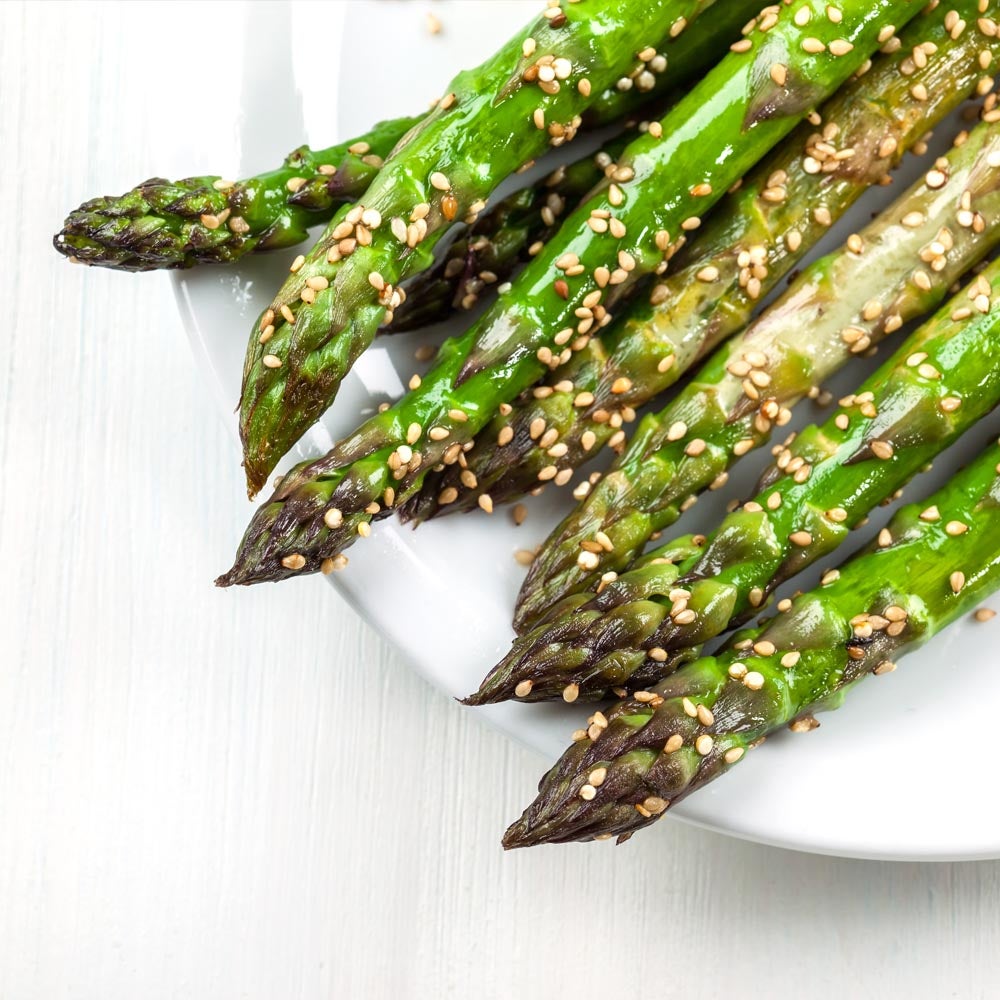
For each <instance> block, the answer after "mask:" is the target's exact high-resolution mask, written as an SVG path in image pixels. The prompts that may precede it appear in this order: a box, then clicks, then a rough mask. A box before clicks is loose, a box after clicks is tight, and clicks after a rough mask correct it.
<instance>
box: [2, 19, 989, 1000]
mask: <svg viewBox="0 0 1000 1000" xmlns="http://www.w3.org/2000/svg"><path fill="white" fill-rule="evenodd" d="M232 10H233V5H231V4H226V3H210V2H200V3H197V4H194V3H192V4H185V3H180V4H169V5H168V4H163V5H160V4H156V5H153V4H138V3H133V4H127V5H126V4H121V5H116V4H91V3H74V4H66V5H63V4H56V3H38V2H36V3H33V4H22V3H19V2H6V3H3V4H0V137H2V146H0V220H2V224H0V240H2V242H3V245H4V247H5V252H4V254H3V261H2V266H0V301H2V303H3V305H4V313H5V318H4V324H3V326H4V338H3V343H4V345H5V349H4V350H3V351H2V354H0V469H2V484H0V567H2V572H0V614H2V616H3V629H2V631H0V809H2V814H0V997H2V998H3V1000H34V998H39V1000H62V998H86V1000H91V998H93V1000H133V998H135V997H142V998H143V1000H161V998H183V1000H230V998H251V1000H278V998H280V1000H299V998H309V1000H312V998H319V997H324V998H326V997H330V998H333V997H336V998H338V1000H339V998H351V1000H353V998H371V997H374V998H381V997H393V998H402V1000H409V998H414V1000H418V998H420V1000H422V998H428V1000H437V998H443V997H456V998H462V1000H465V998H472V997H475V998H477V1000H480V998H481V1000H486V998H492V997H497V998H505V1000H506V998H512V997H524V998H528V1000H533V998H536V997H537V998H543V997H545V998H550V997H560V998H561V997H571V996H598V995H608V996H621V995H623V990H624V989H625V988H637V987H641V988H643V992H644V995H646V996H649V995H655V996H671V997H673V996H678V997H680V996H696V997H706V998H714V997H723V996H728V995H740V994H741V995H748V988H749V991H750V992H749V995H753V996H762V997H763V996H766V997H769V998H784V997H801V996H808V997H819V998H826V997H831V998H832V997H841V996H849V997H852V998H867V997H878V998H880V1000H884V998H886V997H895V996H907V997H917V998H922V997H928V998H931V997H933V998H937V997H961V998H963V1000H964V998H972V997H993V996H996V990H997V983H998V982H1000V921H998V920H997V912H998V903H1000V864H998V863H987V862H983V863H976V864H948V865H936V866H935V865H904V864H888V863H868V862H859V861H842V860H837V859H831V858H819V857H811V856H807V855H801V854H794V853H791V852H785V851H778V850H774V849H770V848H764V847H759V846H756V845H752V844H746V843H739V842H736V841H733V840H729V839H726V838H724V837H720V836H717V835H714V834H706V833H704V832H701V831H698V830H696V829H692V828H689V827H685V826H683V825H681V824H679V823H674V822H665V823H663V824H662V825H661V826H660V828H659V829H658V830H657V831H655V832H653V831H651V832H650V833H648V834H646V835H643V836H642V837H640V838H637V839H636V840H635V841H634V842H632V843H630V844H629V845H627V846H626V847H623V848H621V849H617V850H616V849H614V848H612V847H610V845H590V846H582V847H571V848H564V849H543V850H538V851H535V852H519V853H516V854H513V855H506V856H505V855H504V854H503V853H502V852H501V850H500V847H499V842H498V841H499V833H500V832H501V831H502V829H503V827H504V824H505V822H506V821H508V820H509V819H511V818H512V817H513V816H515V815H516V813H517V811H518V809H519V807H520V806H521V805H522V804H523V803H524V802H525V801H526V800H527V798H528V797H529V795H530V792H531V790H532V787H533V782H534V781H535V780H536V778H537V775H538V774H539V773H540V769H541V768H542V766H543V763H544V762H543V761H542V760H540V759H539V758H537V757H535V756H534V755H533V754H530V753H528V752H526V751H522V750H520V749H518V748H516V747H514V746H512V745H511V744H510V743H509V742H508V741H507V740H506V739H505V738H503V737H501V736H500V735H498V734H497V733H495V732H492V731H490V730H488V729H486V728H484V727H483V726H482V725H481V724H480V723H479V721H478V720H477V719H476V718H475V716H474V715H473V714H472V713H469V712H467V711H463V710H462V709H461V708H460V707H459V706H457V705H455V704H452V703H451V702H450V701H448V700H447V699H446V698H444V697H443V696H442V695H440V694H438V693H437V692H436V691H434V690H431V689H430V688H428V687H427V686H426V685H425V684H424V683H423V682H422V681H420V680H419V679H418V678H416V677H415V676H414V675H413V674H412V673H411V672H410V671H409V670H408V668H407V666H406V664H405V662H404V660H403V658H402V656H400V655H399V654H398V653H397V652H396V651H395V650H393V649H391V648H389V647H388V646H387V645H385V644H384V643H383V642H382V641H381V640H380V638H379V636H377V635H375V634H373V632H372V631H371V630H370V629H368V628H367V627H366V626H365V625H363V624H362V623H361V622H360V621H359V620H358V619H357V618H356V617H355V615H354V614H353V613H352V612H351V611H350V610H349V609H348V608H347V607H346V606H344V605H342V604H341V603H340V602H339V600H338V599H337V597H336V596H335V595H334V594H333V593H332V592H331V590H330V588H329V587H327V586H325V585H323V584H322V583H319V582H318V581H316V580H312V579H309V580H302V581H298V582H292V583H288V584H285V585H284V586H282V587H280V588H261V589H254V590H249V591H241V592H240V593H239V594H233V593H223V592H220V591H217V590H215V589H214V588H213V587H212V586H211V580H212V578H213V575H214V574H215V573H216V572H217V571H218V570H219V568H220V567H222V566H224V565H226V564H227V559H228V557H229V556H230V554H231V550H232V546H233V541H234V538H235V535H234V532H235V531H237V530H238V527H239V526H240V525H241V524H242V523H243V521H244V519H245V515H246V509H245V501H244V500H243V496H242V488H241V482H240V470H239V467H238V463H237V460H236V455H235V451H234V447H233V442H232V438H231V436H230V434H229V431H228V430H227V429H226V428H225V426H224V425H223V423H222V421H220V419H219V418H218V415H217V411H216V407H215V404H214V400H213V399H212V398H211V397H210V395H209V393H208V392H207V390H206V384H205V382H204V381H203V379H202V377H201V375H200V373H199V372H198V371H196V370H195V366H194V364H193V362H192V358H191V356H190V354H189V351H188V347H187V344H186V342H185V340H184V337H183V334H182V331H181V329H180V324H179V321H178V317H177V313H176V310H175V308H174V304H173V296H172V292H171V289H170V287H169V283H168V282H167V281H166V280H165V279H164V278H163V276H161V275H146V276H138V277H135V278H128V277H124V276H121V275H115V274H109V273H104V272H101V271H99V270H84V269H83V268H72V267H70V266H69V265H67V264H66V263H65V262H63V261H62V260H60V259H59V258H58V257H57V256H56V255H55V254H54V253H53V252H52V250H51V248H50V246H49V239H50V234H51V233H52V232H54V231H55V229H56V228H57V226H58V223H59V221H60V220H61V217H62V214H63V212H64V210H66V209H68V208H69V207H71V206H72V205H74V204H76V203H77V202H79V201H80V200H81V198H82V197H84V196H87V195H90V194H94V193H97V192H101V191H119V190H124V189H125V188H126V187H128V186H129V185H130V184H132V183H134V182H135V181H136V180H138V179H140V178H142V177H145V176H147V175H149V174H151V173H153V172H157V173H161V172H162V173H165V174H167V175H170V174H174V175H183V174H185V173H189V172H193V171H195V170H196V169H205V170H208V169H212V168H213V167H214V166H215V165H218V167H219V168H220V169H224V168H225V163H219V160H218V155H217V154H218V153H219V151H220V150H222V149H226V148H228V146H229V145H230V142H231V131H230V130H231V128H232V126H233V123H232V112H231V108H230V107H229V106H228V104H227V85H228V84H230V83H231V82H232V81H230V80H229V79H228V78H227V67H226V50H227V46H228V45H231V44H242V39H235V40H234V39H232V38H230V37H228V36H227V25H228V24H229V23H230V19H229V16H228V15H229V14H230V13H231V12H232ZM180 37H186V38H188V39H190V41H189V44H191V45H194V46H197V47H198V48H199V49H201V50H202V51H203V53H204V55H205V64H204V68H203V75H200V76H193V75H191V74H185V75H184V78H183V79H181V80H180V81H174V80H172V79H171V76H170V72H171V59H170V46H172V45H175V44H177V41H176V39H178V38H180ZM196 108H197V109H198V112H197V114H194V111H195V109H196ZM182 128H183V129H185V130H186V135H185V146H186V147H190V145H191V143H192V142H193V143H194V144H196V146H197V147H198V148H200V149H201V150H203V153H204V156H203V160H202V162H201V163H198V164H195V163H190V162H182V159H181V157H180V156H179V155H178V152H177V149H176V148H175V146H176V143H175V142H173V141H172V139H175V138H176V136H177V135H178V134H179V132H178V130H180V129H182ZM303 622H305V623H307V627H306V628H303V624H302V623H303ZM995 793H996V790H995V789H991V790H986V789H984V794H995ZM946 807H947V806H946V803H943V802H941V801H939V799H938V796H937V795H936V794H935V793H933V792H931V791H929V793H928V809H936V808H946ZM623 973H624V974H623ZM651 986H652V987H653V991H652V993H651V992H650V990H649V987H651ZM605 990H607V991H609V992H607V993H605V992H604V991H605ZM737 991H740V994H738V993H737Z"/></svg>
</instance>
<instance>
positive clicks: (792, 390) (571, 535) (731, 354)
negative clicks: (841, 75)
mask: <svg viewBox="0 0 1000 1000" xmlns="http://www.w3.org/2000/svg"><path fill="white" fill-rule="evenodd" d="M998 167H1000V126H998V125H997V124H996V123H987V122H984V123H982V124H980V125H979V126H978V127H977V128H976V130H975V131H974V132H973V133H972V136H971V138H970V139H969V140H968V142H966V143H964V144H963V145H961V146H960V147H958V148H955V149H953V150H951V151H950V152H949V154H948V156H947V157H946V158H944V159H943V160H941V161H940V162H938V163H937V164H935V165H934V166H933V168H932V169H931V170H929V171H928V172H927V174H926V175H925V177H924V178H922V179H921V180H920V181H919V182H918V183H917V184H915V185H914V186H913V187H912V188H911V189H910V190H909V191H908V192H907V193H906V194H905V195H904V196H903V197H902V198H901V199H900V200H899V201H897V202H896V203H895V204H894V205H893V206H892V207H891V208H889V209H887V210H886V211H885V212H884V213H883V214H882V215H880V216H878V217H877V218H876V219H875V221H874V222H872V223H871V224H870V225H869V226H867V227H866V228H865V229H863V230H862V231H861V232H860V233H859V234H855V235H854V236H852V237H851V238H850V239H849V241H848V245H847V246H845V247H843V248H842V249H841V250H840V251H838V252H836V253H833V254H830V255H828V256H827V257H825V258H823V259H822V260H819V261H817V262H816V263H815V264H813V265H812V266H810V267H809V268H808V269H807V270H806V271H805V272H804V273H803V274H802V275H801V276H800V277H799V278H798V279H797V280H796V281H795V282H794V283H793V285H792V286H791V287H790V288H789V290H788V291H787V292H786V293H785V294H784V295H783V296H782V297H781V298H780V299H779V300H778V301H777V302H776V303H775V304H774V305H773V306H772V307H771V308H770V309H769V310H767V311H766V312H765V313H764V314H763V315H762V316H761V317H760V318H759V319H758V320H757V321H756V322H755V323H753V324H752V325H751V326H750V327H748V328H747V330H746V331H745V332H744V333H743V334H742V335H740V336H739V337H736V338H735V339H733V340H731V341H730V342H729V343H727V344H725V345H724V346H723V347H721V348H720V349H719V350H718V351H717V352H716V353H715V355H714V356H713V357H712V358H711V359H709V361H707V362H706V363H705V365H704V366H703V367H702V368H701V370H700V371H699V372H698V373H697V374H696V375H695V376H694V378H693V379H692V380H691V382H689V383H688V384H687V385H686V386H685V387H684V388H683V389H682V390H681V391H680V392H679V393H678V394H677V395H676V396H675V397H674V398H673V399H672V400H671V401H670V402H669V403H668V404H667V406H666V407H664V409H662V410H661V411H660V412H659V413H656V414H651V415H649V416H647V417H646V418H644V419H643V421H642V422H641V424H640V425H639V428H638V430H637V431H636V434H635V436H634V438H633V440H632V442H631V443H630V444H629V447H628V448H627V450H626V451H625V453H624V455H623V456H622V457H621V458H620V459H619V460H618V461H617V462H616V463H615V465H614V466H613V467H612V468H611V470H610V471H609V472H608V473H607V475H605V476H604V478H603V479H602V480H601V481H600V482H599V483H598V484H597V485H596V486H595V488H594V489H593V491H592V492H591V494H590V496H588V497H586V498H585V499H584V500H583V501H582V502H581V503H580V505H579V506H578V507H576V508H575V509H574V510H573V511H571V512H570V513H569V514H568V515H567V516H566V517H565V518H564V519H563V521H562V523H561V524H559V525H558V526H557V527H556V529H555V530H554V531H553V532H552V534H551V535H550V536H549V538H548V540H547V541H546V542H545V543H544V545H543V546H542V549H541V551H540V553H539V555H538V556H537V557H536V559H535V562H534V563H533V564H532V566H531V568H530V569H529V572H528V576H527V577H526V579H525V582H524V584H523V586H522V588H521V593H520V596H519V599H518V608H517V612H516V614H515V623H516V626H517V627H518V628H519V629H520V630H522V631H523V630H524V629H525V628H527V627H529V626H530V625H531V623H532V622H534V621H535V620H537V618H538V616H539V615H540V614H541V613H543V612H544V611H545V609H546V608H548V607H549V606H550V605H551V604H552V603H553V602H554V601H556V600H558V598H559V597H561V596H563V595H565V594H567V593H573V592H574V591H576V590H579V589H587V588H589V587H591V586H592V585H593V583H594V581H595V580H597V579H599V578H600V577H601V576H602V575H603V574H604V573H608V572H615V571H618V570H621V569H623V568H624V567H625V566H627V565H628V564H629V561H630V560H631V559H632V558H633V557H634V556H635V555H636V553H638V552H641V551H642V550H643V548H644V547H645V545H646V543H647V542H648V541H649V539H650V538H651V537H652V536H653V534H655V533H656V532H657V531H661V530H662V529H664V528H665V527H667V526H668V525H670V524H672V523H673V522H674V521H675V520H676V519H677V518H678V517H679V516H680V513H681V511H682V509H685V507H686V505H688V504H690V503H691V502H693V499H692V498H695V497H697V495H698V494H699V493H701V492H702V491H704V490H705V489H710V488H713V487H718V486H721V485H723V484H724V483H725V480H726V476H727V472H726V470H727V469H728V468H729V467H730V466H731V465H732V464H733V463H734V462H735V461H736V460H737V459H738V458H739V457H740V456H742V455H744V454H746V453H747V452H748V451H750V450H751V449H753V448H757V447H759V446H760V445H761V444H763V443H765V442H766V441H767V440H768V437H769V435H770V431H771V428H772V426H775V425H777V426H780V425H781V424H783V423H785V422H786V420H787V419H788V416H789V410H790V408H791V407H792V406H794V404H795V403H796V402H797V401H798V400H799V399H801V398H802V397H803V396H804V395H806V394H808V393H810V392H812V391H814V389H815V387H816V386H818V385H819V384H821V383H822V382H824V381H825V380H826V379H827V378H829V377H830V375H832V374H833V373H834V372H835V371H837V370H838V369H839V368H841V367H842V366H843V365H844V364H845V363H846V362H847V361H848V360H849V359H850V358H851V357H852V356H854V355H856V354H859V353H862V352H864V351H867V350H868V348H869V347H870V346H871V345H873V344H875V343H877V342H878V341H879V340H881V339H882V338H883V337H884V336H885V335H887V334H889V333H892V332H894V331H895V330H897V329H899V327H901V326H902V325H903V323H905V322H907V321H909V320H912V319H915V318H916V317H918V316H920V315H922V314H923V313H925V312H926V311H927V310H929V309H930V308H932V307H933V306H935V305H936V304H937V303H938V302H940V301H941V300H942V299H943V298H944V295H945V292H946V290H947V289H948V287H949V286H950V285H951V284H952V282H954V281H957V280H958V279H960V278H961V277H962V275H963V274H964V273H965V272H966V271H967V270H968V268H969V267H971V266H972V265H973V264H975V263H976V262H977V261H979V260H981V259H982V258H983V257H984V256H986V254H988V253H989V251H990V250H992V249H993V248H994V247H996V245H997V242H998V241H1000V228H998V227H997V226H988V225H986V224H985V220H986V219H993V218H996V217H997V213H1000V190H998V189H1000V169H998ZM967 206H968V207H967ZM977 213H978V214H977ZM963 223H965V224H963ZM598 532H603V533H604V534H605V535H606V536H608V538H610V540H611V543H612V545H613V549H612V550H610V551H607V552H605V551H597V550H594V551H593V552H591V553H588V552H587V551H586V549H587V548H589V547H591V546H589V544H585V543H589V542H591V541H592V540H593V539H594V537H595V535H596V534H597V533H598ZM581 546H583V548H581Z"/></svg>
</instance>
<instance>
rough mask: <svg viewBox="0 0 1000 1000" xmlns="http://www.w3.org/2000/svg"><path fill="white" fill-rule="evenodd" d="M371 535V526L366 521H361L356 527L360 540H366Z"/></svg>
mask: <svg viewBox="0 0 1000 1000" xmlns="http://www.w3.org/2000/svg"><path fill="white" fill-rule="evenodd" d="M371 533H372V526H371V525H370V524H369V523H368V522H367V521H362V522H361V523H360V524H359V525H358V534H359V535H360V536H361V537H362V538H367V537H368V536H369V535H370V534H371Z"/></svg>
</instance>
